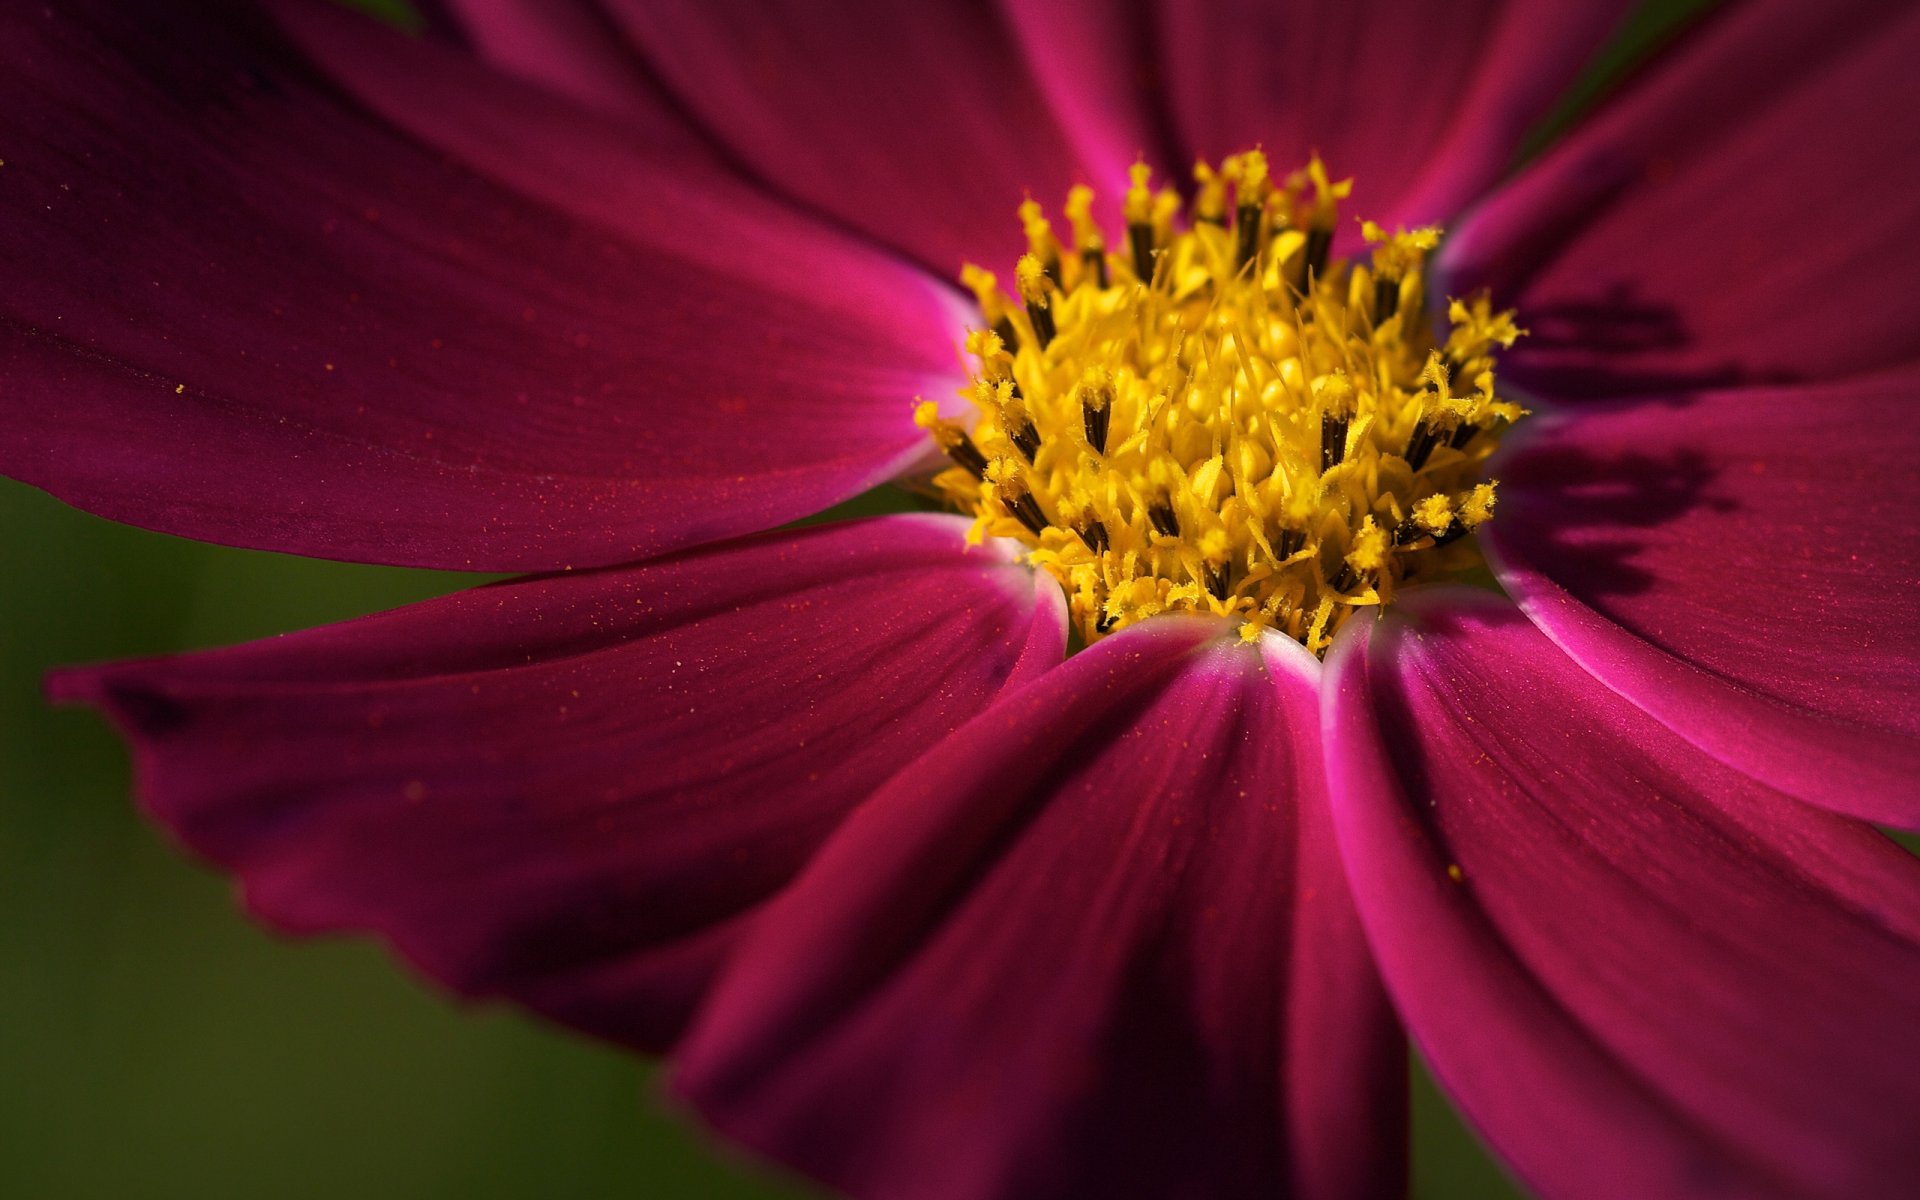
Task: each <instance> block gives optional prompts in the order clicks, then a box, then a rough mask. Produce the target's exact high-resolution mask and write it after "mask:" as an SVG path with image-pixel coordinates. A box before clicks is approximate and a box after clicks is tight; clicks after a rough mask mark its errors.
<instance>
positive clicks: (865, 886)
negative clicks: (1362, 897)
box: [677, 617, 1405, 1200]
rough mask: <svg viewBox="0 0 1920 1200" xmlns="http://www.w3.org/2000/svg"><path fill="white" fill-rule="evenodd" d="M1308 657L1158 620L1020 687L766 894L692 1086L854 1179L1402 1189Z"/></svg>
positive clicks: (1385, 1041)
mask: <svg viewBox="0 0 1920 1200" xmlns="http://www.w3.org/2000/svg"><path fill="white" fill-rule="evenodd" d="M1223 635H1224V636H1223ZM1317 676H1318V664H1317V663H1314V662H1313V661H1312V660H1311V658H1309V657H1307V656H1306V653H1305V652H1304V651H1303V650H1300V649H1299V647H1297V646H1293V645H1291V644H1283V643H1278V642H1275V643H1274V644H1272V645H1270V646H1268V647H1267V648H1266V654H1265V657H1264V659H1263V657H1262V655H1261V654H1260V652H1259V651H1258V650H1256V649H1255V648H1254V647H1250V646H1245V645H1242V644H1240V643H1239V642H1238V641H1237V639H1235V638H1234V636H1233V634H1232V633H1231V632H1230V630H1228V629H1227V627H1225V626H1224V625H1223V624H1222V623H1219V622H1215V621H1211V620H1203V619H1197V618H1185V619H1183V618H1176V617H1167V618H1160V619H1156V620H1153V621H1149V622H1147V623H1145V624H1143V625H1139V626H1136V627H1134V628H1132V629H1129V630H1126V631H1124V632H1122V633H1120V634H1117V635H1115V636H1114V637H1111V638H1108V639H1106V640H1104V641H1102V642H1100V643H1098V644H1097V645H1095V646H1093V647H1092V648H1091V649H1089V650H1087V651H1086V652H1085V653H1083V654H1080V655H1078V656H1076V657H1074V658H1073V659H1070V660H1069V661H1068V662H1067V664H1066V666H1064V667H1062V668H1061V669H1059V670H1057V671H1055V672H1053V673H1051V674H1049V675H1047V676H1046V677H1045V678H1043V679H1042V680H1040V681H1039V682H1038V683H1035V684H1034V685H1032V686H1031V687H1029V688H1027V689H1026V690H1024V691H1022V692H1020V693H1017V694H1010V695H1008V696H1007V697H1006V698H1005V699H1004V700H1003V701H1002V702H1000V703H997V704H996V705H995V707H993V708H992V709H990V710H988V711H987V713H985V714H984V715H982V716H981V717H980V718H979V719H977V720H976V721H974V722H973V723H972V724H970V725H968V726H967V727H965V728H964V729H963V730H961V731H960V732H959V733H957V734H955V735H954V736H953V737H952V738H950V739H949V740H948V741H946V742H944V743H942V744H941V745H940V746H938V747H936V748H935V749H934V750H933V751H932V752H930V753H929V754H928V755H927V756H926V757H924V758H922V759H921V760H919V761H918V762H917V763H915V764H914V765H913V766H912V767H910V768H908V769H907V770H906V771H904V772H902V773H901V774H900V775H899V776H897V777H896V778H895V779H894V780H893V781H892V782H891V783H890V784H889V785H888V786H887V787H886V788H885V789H883V790H882V791H881V792H880V793H878V794H877V795H876V796H875V797H874V798H873V800H872V801H870V802H869V803H868V804H867V805H866V806H864V807H863V808H862V809H861V810H860V811H859V813H857V814H856V815H855V816H854V817H853V818H852V819H851V820H850V821H849V822H848V823H847V824H846V825H845V826H844V827H843V829H842V830H841V831H840V833H839V834H837V835H836V836H835V838H834V839H833V840H832V841H831V842H830V843H829V844H828V845H827V846H826V848H825V849H823V851H822V852H821V855H820V857H819V858H818V859H817V860H816V861H815V862H814V864H813V865H812V866H811V867H810V868H809V869H808V871H807V872H806V873H805V874H804V875H803V876H802V877H801V879H800V880H799V881H798V882H796V883H795V884H794V886H793V887H792V888H791V889H789V890H788V891H787V892H785V893H784V894H783V895H782V897H781V898H780V899H779V900H778V901H777V902H776V904H775V905H774V906H773V907H771V908H769V909H768V910H767V912H766V914H765V916H764V919H763V921H762V923H761V924H760V925H759V927H758V928H757V929H756V930H755V932H754V935H753V937H752V938H751V940H750V942H749V943H748V944H746V945H744V946H743V947H742V948H741V952H740V953H739V955H738V956H737V957H736V958H735V959H734V960H733V965H732V966H731V967H730V968H729V970H728V972H727V974H726V975H725V976H724V977H723V980H722V982H721V984H720V985H719V987H718V988H717V990H716V991H715V992H714V994H713V997H712V999H711V1001H710V1003H709V1006H708V1007H707V1008H705V1009H704V1010H703V1013H702V1016H701V1018H700V1020H699V1022H698V1023H697V1024H696V1026H695V1028H694V1030H693V1031H692V1032H691V1033H690V1034H689V1035H688V1038H687V1040H686V1041H685V1043H683V1045H682V1047H681V1054H680V1056H679V1058H678V1064H679V1065H678V1075H677V1086H678V1087H679V1089H680V1090H681V1091H682V1092H683V1093H685V1094H686V1095H688V1096H689V1097H690V1098H691V1099H692V1100H693V1101H694V1103H695V1104H697V1105H698V1106H699V1107H700V1109H701V1110H702V1111H703V1112H704V1113H705V1114H706V1115H707V1116H708V1117H709V1118H711V1119H712V1120H713V1121H714V1122H715V1123H716V1124H717V1125H718V1126H719V1127H720V1129H721V1130H722V1131H723V1132H725V1133H727V1134H728V1135H729V1136H731V1137H734V1138H736V1139H738V1140H740V1141H742V1142H744V1143H746V1144H747V1145H749V1146H751V1147H753V1148H755V1149H758V1150H760V1151H762V1152H765V1153H768V1154H770V1155H772V1156H774V1157H775V1158H777V1159H779V1160H781V1161H783V1162H787V1163H789V1164H792V1165H794V1166H796V1167H798V1168H799V1169H800V1170H802V1171H805V1172H807V1173H808V1174H810V1175H812V1176H814V1177H816V1178H818V1179H820V1180H822V1181H824V1182H826V1183H827V1184H829V1185H830V1186H832V1187H834V1188H836V1189H839V1190H843V1191H845V1192H848V1193H850V1194H851V1195H853V1196H856V1197H881V1196H914V1197H927V1198H929V1200H961V1198H964V1200H979V1198H983V1197H1014V1196H1059V1195H1076V1196H1079V1195H1087V1196H1094V1195H1137V1196H1176V1195H1177V1196H1207V1197H1228V1196H1243V1195H1247V1196H1255V1195H1257V1196H1273V1195H1301V1196H1316V1197H1317V1196H1366V1195H1388V1194H1394V1193H1395V1192H1396V1191H1397V1190H1398V1189H1402V1188H1404V1186H1405V1184H1404V1173H1403V1172H1404V1154H1405V1149H1404V1140H1405V1128H1404V1077H1405V1075H1404V1073H1405V1059H1404V1055H1403V1052H1402V1049H1401V1046H1400V1044H1399V1041H1398V1037H1397V1035H1396V1033H1395V1031H1394V1027H1393V1023H1392V1019H1391V1017H1390V1016H1389V1015H1388V1013H1387V1011H1386V1010H1385V1008H1384V1007H1383V1002H1382V999H1381V997H1380V995H1379V993H1378V991H1377V987H1376V983H1375V980H1374V979H1373V975H1372V967H1371V966H1370V964H1369V960H1368V958H1367V953H1366V950H1365V948H1364V944H1363V942H1362V940H1361V939H1360V937H1359V936H1358V931H1357V928H1356V927H1355V924H1354V918H1353V912H1352V909H1351V907H1350V906H1349V903H1348V899H1347V895H1346V890H1345V886H1344V884H1343V883H1342V881H1341V876H1340V872H1339V868H1338V865H1337V863H1336V861H1335V857H1336V856H1335V854H1334V852H1333V847H1332V842H1331V838H1330V825H1329V824H1328V818H1327V816H1326V814H1325V812H1324V808H1323V803H1322V795H1323V793H1322V786H1321V781H1320V774H1319V765H1318V761H1317V747H1316V744H1315V743H1316V738H1315V734H1314V730H1315V717H1314V712H1315V703H1316V700H1315V695H1316V693H1315V683H1316V679H1317Z"/></svg>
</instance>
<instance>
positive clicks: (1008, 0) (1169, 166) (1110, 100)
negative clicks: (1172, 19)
mask: <svg viewBox="0 0 1920 1200" xmlns="http://www.w3.org/2000/svg"><path fill="white" fill-rule="evenodd" d="M999 7H1000V10H1001V12H1002V13H1003V14H1004V16H1005V19H1006V21H1007V23H1008V25H1009V26H1010V27H1011V28H1012V29H1013V31H1014V32H1015V34H1017V35H1018V37H1019V40H1020V47H1021V49H1022V51H1024V52H1025V54H1026V58H1027V62H1028V63H1029V64H1030V65H1031V67H1032V69H1033V77H1034V82H1035V83H1036V84H1037V85H1038V87H1039V89H1040V92H1041V94H1042V95H1044V96H1045V97H1046V100H1047V104H1048V106H1049V107H1050V108H1051V109H1052V110H1053V113H1054V117H1055V119H1056V120H1058V121H1059V122H1060V127H1061V129H1062V130H1063V131H1065V133H1066V135H1067V137H1068V138H1069V139H1070V140H1071V141H1072V143H1073V144H1074V145H1075V146H1078V147H1079V148H1080V151H1081V155H1082V158H1083V159H1084V161H1086V162H1089V163H1095V164H1103V165H1104V167H1105V170H1104V171H1103V173H1102V178H1103V180H1105V181H1106V182H1108V183H1109V184H1112V185H1117V183H1118V180H1115V179H1112V178H1110V176H1111V173H1112V165H1113V164H1127V163H1132V162H1134V161H1135V160H1136V159H1144V160H1145V161H1147V162H1148V163H1151V164H1153V166H1154V167H1155V168H1156V169H1158V170H1163V171H1172V172H1175V173H1176V177H1177V173H1178V172H1179V171H1180V169H1181V168H1182V167H1184V166H1185V165H1186V151H1185V150H1184V149H1182V148H1181V147H1180V145H1179V143H1178V140H1177V138H1176V137H1175V135H1174V131H1173V122H1172V117H1171V114H1170V112H1169V109H1168V107H1167V96H1166V80H1165V78H1164V72H1163V71H1162V69H1161V65H1160V56H1159V53H1158V49H1159V44H1160V35H1159V31H1158V29H1157V28H1156V27H1155V26H1156V21H1155V15H1154V9H1153V5H1152V3H1151V2H1150V0H1123V2H1122V3H1119V4H1114V3H1111V2H1110V0H1048V2H1047V3H1044V4H1033V3H1028V2H1026V0H1000V4H999ZM1119 195H1120V193H1118V192H1115V194H1114V195H1113V196H1110V197H1109V199H1118V198H1119ZM1116 228H1117V227H1116ZM1116 244H1117V239H1116Z"/></svg>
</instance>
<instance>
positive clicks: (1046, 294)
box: [1013, 254, 1055, 350]
mask: <svg viewBox="0 0 1920 1200" xmlns="http://www.w3.org/2000/svg"><path fill="white" fill-rule="evenodd" d="M1013 277H1014V282H1015V283H1016V284H1017V286H1018V287H1019V289H1020V299H1022V300H1024V301H1026V305H1027V319H1028V320H1030V321H1032V322H1033V336H1034V337H1035V338H1036V339H1038V340H1039V342H1040V348H1041V349H1042V350H1045V349H1046V348H1047V347H1048V346H1049V345H1051V344H1052V343H1053V338H1054V333H1055V330H1054V324H1053V308H1052V298H1051V296H1050V293H1051V291H1052V289H1053V279H1052V277H1050V276H1049V275H1048V274H1047V272H1046V270H1045V268H1043V267H1042V266H1041V265H1040V260H1039V259H1037V258H1035V257H1034V256H1033V255H1031V254H1023V255H1021V256H1020V262H1019V264H1018V265H1017V266H1016V267H1015V268H1014V272H1013Z"/></svg>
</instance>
